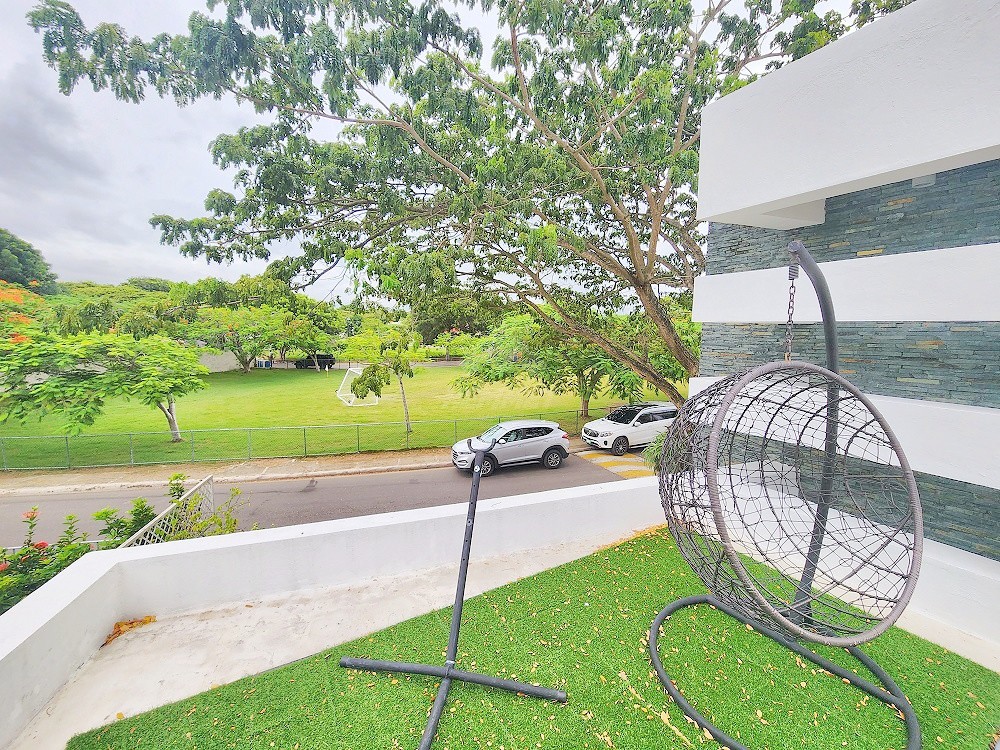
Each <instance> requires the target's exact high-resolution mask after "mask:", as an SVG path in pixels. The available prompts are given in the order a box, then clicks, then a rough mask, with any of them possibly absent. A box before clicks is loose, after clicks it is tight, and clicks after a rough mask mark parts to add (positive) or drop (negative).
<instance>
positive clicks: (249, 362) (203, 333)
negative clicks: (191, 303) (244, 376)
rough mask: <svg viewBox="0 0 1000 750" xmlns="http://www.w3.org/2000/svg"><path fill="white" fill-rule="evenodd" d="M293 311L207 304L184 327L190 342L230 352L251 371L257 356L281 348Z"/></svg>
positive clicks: (246, 369) (242, 365)
mask: <svg viewBox="0 0 1000 750" xmlns="http://www.w3.org/2000/svg"><path fill="white" fill-rule="evenodd" d="M291 320H292V314H291V313H290V312H288V311H287V310H281V309H279V308H276V307H267V306H265V307H237V308H228V307H208V308H205V309H202V310H199V311H198V316H197V318H196V319H195V320H193V321H192V322H191V323H190V324H189V325H188V326H186V328H185V329H184V335H185V337H186V338H187V339H188V341H191V342H199V341H202V342H205V343H206V344H207V345H208V346H210V347H212V348H215V349H221V350H222V351H227V352H231V353H232V354H233V355H234V356H235V357H236V361H237V362H239V364H240V367H241V368H242V369H243V372H250V370H251V368H252V367H253V366H254V363H255V362H256V361H257V358H258V357H260V356H262V355H263V354H265V353H266V352H269V351H272V350H277V349H280V348H282V334H283V332H284V331H285V329H286V327H287V326H288V324H289V323H290V322H291Z"/></svg>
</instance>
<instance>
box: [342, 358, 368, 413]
mask: <svg viewBox="0 0 1000 750" xmlns="http://www.w3.org/2000/svg"><path fill="white" fill-rule="evenodd" d="M360 374H361V368H360V367H348V368H347V370H346V371H345V372H344V379H343V380H342V381H340V387H339V388H338V389H337V398H339V399H340V400H341V401H343V402H344V405H345V406H374V405H375V404H377V403H378V396H376V395H375V394H374V393H369V394H368V395H367V396H365V397H364V398H358V397H357V396H355V395H354V393H353V392H352V391H351V383H353V382H354V381H355V380H356V379H357V377H358V376H359V375H360Z"/></svg>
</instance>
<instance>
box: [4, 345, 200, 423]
mask: <svg viewBox="0 0 1000 750" xmlns="http://www.w3.org/2000/svg"><path fill="white" fill-rule="evenodd" d="M25 330H26V331H27V333H22V334H20V335H19V337H17V336H12V337H11V338H8V339H6V340H2V339H0V362H2V363H3V366H2V367H0V392H2V395H0V410H2V413H0V422H7V421H25V420H27V419H30V418H33V417H35V418H37V417H40V416H43V415H45V414H48V413H57V414H59V415H60V416H61V417H62V419H63V420H64V428H65V429H66V431H67V432H71V433H76V432H80V431H81V430H82V429H83V428H84V427H86V426H87V425H91V424H93V423H94V420H95V419H96V418H97V417H98V416H99V415H100V414H101V412H102V411H103V410H104V407H105V405H106V403H107V401H108V400H109V399H112V398H125V399H136V400H138V401H140V402H142V403H143V404H146V405H148V406H155V407H156V408H158V409H160V410H161V411H162V412H163V413H164V415H165V416H166V417H167V421H168V423H169V425H170V427H171V430H172V431H174V432H175V438H178V439H179V435H178V434H176V431H177V424H176V416H175V413H174V402H175V400H176V399H177V398H180V397H181V396H184V395H185V394H187V393H191V392H193V391H197V390H199V389H201V388H204V382H203V381H202V379H201V377H200V376H201V375H203V374H206V373H207V372H208V371H207V370H206V369H205V368H204V367H202V365H200V364H199V363H198V355H197V353H196V352H194V351H193V350H191V349H189V348H187V347H185V346H182V345H181V344H178V343H177V342H176V341H173V340H171V339H168V338H164V337H162V336H150V337H147V338H144V339H142V340H141V341H137V340H136V339H134V338H132V337H131V336H120V335H116V334H107V333H105V334H98V333H89V334H75V335H70V336H61V335H58V334H54V333H49V332H47V331H43V330H38V329H36V328H30V327H29V328H26V329H25Z"/></svg>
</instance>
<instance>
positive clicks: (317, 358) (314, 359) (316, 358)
mask: <svg viewBox="0 0 1000 750" xmlns="http://www.w3.org/2000/svg"><path fill="white" fill-rule="evenodd" d="M312 361H313V364H314V365H316V372H321V370H320V369H319V357H317V356H316V352H313V353H312Z"/></svg>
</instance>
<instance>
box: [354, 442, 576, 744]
mask: <svg viewBox="0 0 1000 750" xmlns="http://www.w3.org/2000/svg"><path fill="white" fill-rule="evenodd" d="M495 444H496V442H495V441H494V442H493V443H490V445H488V446H487V447H485V448H481V449H476V448H473V447H472V441H471V440H470V441H469V442H468V446H469V450H470V451H475V454H476V457H475V459H474V461H473V468H472V492H471V494H470V496H469V512H468V515H467V516H466V519H465V540H464V542H463V544H462V561H461V563H460V564H459V566H458V586H457V588H456V589H455V606H454V607H453V608H452V611H451V632H450V634H449V636H448V651H447V652H446V656H445V663H444V666H443V667H439V666H435V665H432V664H415V663H411V662H400V661H379V660H378V659H355V658H353V657H350V656H345V657H343V658H342V659H341V660H340V666H342V667H346V668H348V669H362V670H365V671H369V672H398V673H403V674H422V675H428V676H430V677H440V678H441V685H440V686H439V687H438V692H437V697H436V698H435V699H434V706H433V707H432V708H431V713H430V716H428V717H427V726H425V727H424V734H423V737H421V739H420V750H428V748H430V746H431V744H432V743H433V742H434V734H435V733H436V732H437V726H438V722H439V721H440V720H441V713H442V712H443V711H444V704H445V702H447V700H448V691H449V690H450V689H451V683H452V681H453V680H460V681H461V682H471V683H473V684H476V685H484V686H486V687H493V688H499V689H500V690H509V691H510V692H512V693H521V694H523V695H530V696H531V697H533V698H542V699H544V700H550V701H558V702H559V703H565V702H566V693H565V692H564V691H562V690H552V689H550V688H543V687H538V686H537V685H528V684H527V683H524V682H517V681H515V680H505V679H502V678H500V677H490V676H489V675H481V674H476V673H475V672H463V671H462V670H460V669H455V656H456V655H457V654H458V636H459V630H460V629H461V625H462V605H463V604H464V603H465V580H466V578H467V576H468V573H469V553H470V551H471V550H472V529H473V526H474V525H475V523H476V502H477V501H478V499H479V480H480V478H481V477H482V468H483V458H485V456H486V454H487V453H488V452H489V451H490V450H492V449H493V446H494V445H495Z"/></svg>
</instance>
